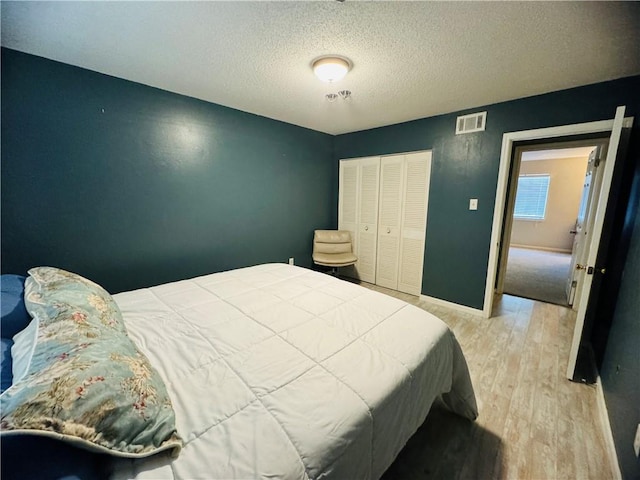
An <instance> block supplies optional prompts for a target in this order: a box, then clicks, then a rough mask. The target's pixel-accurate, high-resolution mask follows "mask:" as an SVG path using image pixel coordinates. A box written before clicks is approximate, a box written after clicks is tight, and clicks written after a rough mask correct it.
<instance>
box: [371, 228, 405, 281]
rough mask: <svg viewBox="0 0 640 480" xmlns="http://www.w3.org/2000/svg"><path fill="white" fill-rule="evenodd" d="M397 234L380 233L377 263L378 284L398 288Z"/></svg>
mask: <svg viewBox="0 0 640 480" xmlns="http://www.w3.org/2000/svg"><path fill="white" fill-rule="evenodd" d="M399 246H400V245H399V243H398V237H397V236H390V235H380V236H379V237H378V262H377V265H376V285H380V286H381V287H387V288H391V289H393V290H396V289H397V288H398V253H399Z"/></svg>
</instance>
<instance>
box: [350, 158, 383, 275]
mask: <svg viewBox="0 0 640 480" xmlns="http://www.w3.org/2000/svg"><path fill="white" fill-rule="evenodd" d="M358 163H359V167H358V168H359V170H360V172H359V173H360V182H359V185H358V187H359V190H360V191H359V194H358V248H357V250H354V252H355V253H356V255H357V256H358V262H357V263H356V271H357V275H358V278H359V279H360V280H362V281H364V282H369V283H376V245H377V242H378V190H379V188H380V158H379V157H369V158H363V159H360V160H358Z"/></svg>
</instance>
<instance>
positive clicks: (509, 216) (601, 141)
mask: <svg viewBox="0 0 640 480" xmlns="http://www.w3.org/2000/svg"><path fill="white" fill-rule="evenodd" d="M606 134H607V132H604V133H603V137H602V138H593V139H583V140H562V139H557V140H555V141H553V142H546V141H543V142H542V143H536V144H533V145H516V146H514V148H513V156H512V163H511V170H510V173H509V178H510V180H509V185H508V190H507V197H506V200H505V209H504V214H505V215H506V218H505V219H504V224H503V225H502V233H501V237H500V249H499V251H498V269H497V273H496V282H495V286H496V287H495V293H497V294H501V293H503V292H504V281H505V277H506V273H507V263H508V259H509V246H510V244H511V231H512V228H513V210H514V208H515V200H516V193H517V185H518V175H519V174H520V167H521V162H522V155H523V154H524V153H525V152H533V151H537V150H562V149H566V148H580V147H588V146H593V147H594V148H598V147H600V148H602V149H606V147H607V145H608V144H609V136H604V135H606ZM597 190H598V193H599V189H597Z"/></svg>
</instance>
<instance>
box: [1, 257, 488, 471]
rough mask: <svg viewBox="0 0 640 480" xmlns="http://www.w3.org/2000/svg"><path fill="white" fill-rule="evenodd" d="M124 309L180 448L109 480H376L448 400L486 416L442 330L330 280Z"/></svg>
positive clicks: (149, 295)
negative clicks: (162, 390)
mask: <svg viewBox="0 0 640 480" xmlns="http://www.w3.org/2000/svg"><path fill="white" fill-rule="evenodd" d="M113 300H114V302H115V304H117V307H118V308H119V310H120V312H121V315H122V319H123V322H124V325H125V326H126V332H127V334H128V337H129V338H130V339H131V340H132V341H133V344H135V346H136V347H137V348H138V349H139V351H140V352H141V353H142V354H144V356H146V357H147V358H148V360H149V363H150V364H151V365H152V366H153V368H154V369H155V370H156V371H157V374H158V376H159V377H160V378H161V380H162V382H163V383H164V385H165V386H166V392H167V394H168V397H169V398H170V403H171V405H172V408H173V412H174V413H175V430H176V431H177V433H178V434H179V437H180V440H181V449H177V448H169V447H167V448H161V449H158V450H157V451H153V452H152V453H153V455H144V456H143V457H142V458H138V457H137V456H135V455H129V454H127V455H119V456H112V455H108V456H107V457H108V462H106V463H102V465H103V467H101V468H104V469H108V470H109V475H110V476H111V478H115V479H120V478H139V479H146V478H153V479H164V478H166V479H177V478H207V479H211V478H219V479H230V478H291V479H307V478H309V479H320V478H358V479H377V478H380V477H381V476H382V474H383V473H384V471H385V470H386V469H387V468H388V467H389V465H390V464H391V463H392V462H393V460H394V459H395V457H396V456H397V454H398V453H399V452H400V450H401V449H402V448H403V446H404V445H405V443H406V442H407V440H408V439H409V438H410V437H411V435H412V434H413V433H414V432H415V431H416V430H417V428H418V427H419V426H420V425H421V424H422V422H423V421H424V419H425V417H426V415H427V413H428V412H429V409H430V406H431V405H432V403H433V402H434V400H435V399H436V398H441V399H442V401H443V402H444V403H445V404H446V405H447V406H448V407H449V408H450V409H451V410H452V411H454V412H456V413H458V414H460V415H462V416H464V417H466V418H469V419H471V420H472V419H475V418H476V416H477V407H476V402H475V397H474V393H473V388H472V385H471V381H470V379H469V374H468V370H467V365H466V362H465V359H464V356H463V354H462V351H461V349H460V346H459V345H458V343H457V341H456V339H455V337H454V335H453V333H452V332H451V331H450V330H449V329H448V328H447V326H446V325H445V324H444V323H443V322H442V321H440V320H439V319H437V318H436V317H435V316H433V315H431V314H429V313H427V312H425V311H424V310H421V309H419V308H417V307H415V306H412V305H409V304H407V303H405V302H403V301H401V300H398V299H395V298H393V297H390V296H387V295H384V294H381V293H378V292H374V291H371V290H369V289H366V288H364V287H361V286H359V285H355V284H353V283H349V282H346V281H342V280H339V279H336V278H334V277H332V276H329V275H325V274H322V273H319V272H315V271H312V270H308V269H304V268H300V267H296V266H291V265H285V264H264V265H257V266H253V267H248V268H242V269H237V270H232V271H228V272H222V273H215V274H211V275H205V276H201V277H197V278H193V279H190V280H184V281H179V282H173V283H168V284H164V285H159V286H156V287H151V288H146V289H140V290H135V291H130V292H124V293H119V294H116V295H114V296H113ZM103 323H104V322H103ZM90 378H96V377H95V376H94V377H90ZM11 388H14V387H11ZM11 388H10V389H9V390H7V392H11ZM5 393H6V392H5ZM5 393H3V396H4V395H5ZM3 415H4V413H3ZM2 433H10V432H5V431H4V430H3V432H2ZM22 433H23V434H24V433H25V432H22ZM27 433H28V432H27ZM5 438H6V436H5ZM171 438H172V439H173V441H174V443H173V444H171V446H173V447H175V440H176V439H175V436H174V437H171ZM62 439H63V440H68V439H65V438H62ZM80 446H82V445H80ZM177 450H180V451H179V454H178V452H177ZM134 457H135V458H134ZM102 458H103V461H104V456H103V457H102ZM3 461H6V457H5V460H3ZM104 465H108V467H104Z"/></svg>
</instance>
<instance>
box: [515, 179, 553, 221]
mask: <svg viewBox="0 0 640 480" xmlns="http://www.w3.org/2000/svg"><path fill="white" fill-rule="evenodd" d="M550 179H551V177H550V176H549V175H520V176H519V177H518V190H517V191H516V206H515V209H514V211H513V218H516V219H518V220H544V217H545V214H546V211H547V198H548V197H549V181H550Z"/></svg>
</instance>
